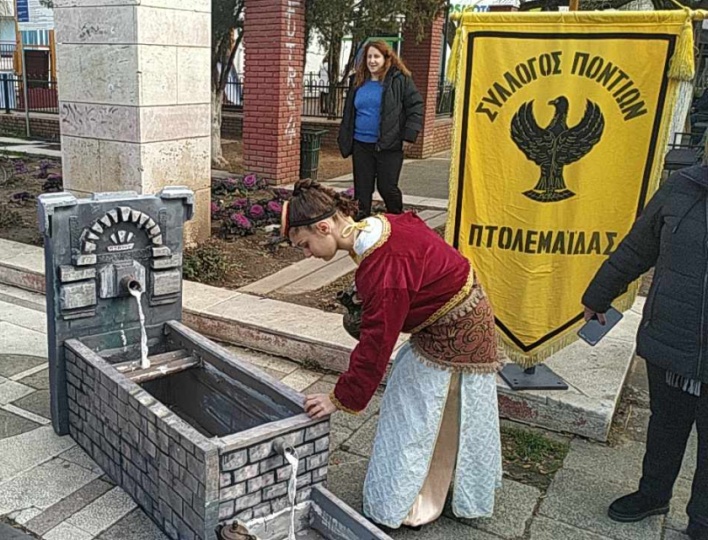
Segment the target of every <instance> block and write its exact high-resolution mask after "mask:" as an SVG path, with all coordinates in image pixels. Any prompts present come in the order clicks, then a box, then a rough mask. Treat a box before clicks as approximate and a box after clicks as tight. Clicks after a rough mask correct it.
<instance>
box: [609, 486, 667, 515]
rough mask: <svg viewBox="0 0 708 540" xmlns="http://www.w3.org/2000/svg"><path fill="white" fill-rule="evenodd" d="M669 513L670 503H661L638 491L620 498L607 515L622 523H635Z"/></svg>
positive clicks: (611, 506)
mask: <svg viewBox="0 0 708 540" xmlns="http://www.w3.org/2000/svg"><path fill="white" fill-rule="evenodd" d="M668 513H669V503H668V502H659V501H656V500H655V499H652V498H651V497H648V496H646V495H644V494H643V493H641V492H639V491H636V492H634V493H632V494H630V495H625V496H624V497H620V498H619V499H617V500H616V501H615V502H613V503H612V504H611V505H610V509H609V510H608V511H607V515H608V516H610V519H612V520H614V521H619V522H620V523H634V522H635V521H641V520H643V519H644V518H648V517H649V516H656V515H660V514H668Z"/></svg>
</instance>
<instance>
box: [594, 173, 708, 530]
mask: <svg viewBox="0 0 708 540" xmlns="http://www.w3.org/2000/svg"><path fill="white" fill-rule="evenodd" d="M652 267H654V279H653V282H652V286H651V289H650V291H649V296H648V298H647V301H646V304H645V306H644V313H643V316H642V322H641V325H640V328H639V332H638V334H637V354H638V355H639V356H640V357H642V358H644V360H645V361H646V363H647V371H648V377H649V395H650V407H651V413H652V414H651V419H650V422H649V430H648V433H647V444H646V453H645V456H644V464H643V470H642V478H641V481H640V483H639V489H638V491H636V492H635V493H632V494H630V495H626V496H624V497H621V498H620V499H617V500H616V501H614V502H613V503H612V504H611V505H610V508H609V512H608V513H609V516H610V517H611V518H612V519H614V520H616V521H621V522H634V521H640V520H642V519H644V518H646V517H648V516H651V515H656V514H665V513H667V512H668V511H669V502H670V500H671V496H672V492H673V487H674V483H675V481H676V478H677V476H678V474H679V471H680V469H681V463H682V460H683V456H684V453H685V451H686V445H687V441H688V438H689V435H690V433H691V430H692V429H693V426H694V424H695V425H696V428H697V431H698V462H697V463H698V464H697V468H696V472H695V476H694V479H693V490H692V494H691V501H690V503H689V505H688V508H687V513H688V516H689V518H690V522H689V527H688V531H687V533H688V535H689V537H690V538H691V539H693V540H708V166H707V165H705V164H704V165H699V166H695V167H690V168H688V169H683V170H680V171H678V172H676V173H674V174H673V175H671V176H670V177H669V179H668V180H667V181H666V183H665V184H664V185H663V186H662V187H661V188H659V190H658V191H657V192H656V194H655V195H654V197H653V198H652V199H651V200H650V201H649V203H648V204H647V206H646V208H645V209H644V211H643V212H642V214H641V216H640V217H639V219H638V220H637V221H636V223H635V224H634V226H633V227H632V229H631V230H630V231H629V234H628V235H627V237H626V238H625V239H624V240H623V241H622V242H621V243H620V245H619V246H618V247H617V250H616V251H615V252H614V253H612V254H611V255H610V257H609V258H608V259H607V260H606V261H605V262H604V263H603V265H602V266H601V267H600V269H599V271H598V272H597V274H596V275H595V277H594V278H593V280H592V281H591V283H590V285H589V286H588V288H587V290H586V291H585V294H584V295H583V299H582V303H583V305H584V306H585V318H586V319H588V320H589V319H590V318H592V317H595V316H597V317H598V319H599V320H600V322H604V316H603V314H604V312H606V311H607V310H608V309H609V307H610V304H611V302H612V301H613V300H614V299H615V298H617V297H618V296H620V295H621V294H622V292H624V291H625V290H626V289H627V286H628V285H629V284H630V283H632V282H633V281H634V280H636V279H637V278H639V277H640V276H641V275H642V274H643V273H645V272H646V271H647V270H649V269H650V268H652Z"/></svg>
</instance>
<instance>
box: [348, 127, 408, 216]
mask: <svg viewBox="0 0 708 540" xmlns="http://www.w3.org/2000/svg"><path fill="white" fill-rule="evenodd" d="M352 162H353V165H354V198H355V199H356V200H357V201H358V202H359V214H358V216H357V218H358V219H362V218H365V217H368V216H370V215H371V199H372V197H373V196H374V186H375V187H376V188H377V189H378V190H379V193H380V194H381V198H382V199H383V200H384V203H386V212H387V213H389V214H400V213H401V212H403V194H402V193H401V190H400V189H398V177H399V176H400V175H401V167H402V166H403V150H382V151H379V152H377V151H376V145H375V144H373V143H362V142H359V141H354V152H353V157H352Z"/></svg>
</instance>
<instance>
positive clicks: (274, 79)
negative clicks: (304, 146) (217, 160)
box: [243, 0, 305, 183]
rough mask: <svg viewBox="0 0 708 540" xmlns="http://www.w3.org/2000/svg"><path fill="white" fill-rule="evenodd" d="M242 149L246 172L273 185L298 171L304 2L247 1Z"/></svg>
mask: <svg viewBox="0 0 708 540" xmlns="http://www.w3.org/2000/svg"><path fill="white" fill-rule="evenodd" d="M248 11H249V13H254V14H256V15H257V16H256V17H246V18H245V20H244V32H243V42H244V49H245V51H246V59H245V66H246V73H245V76H244V77H245V80H247V81H249V82H248V84H246V85H244V95H243V102H244V115H243V153H244V166H245V168H246V170H249V171H253V172H256V173H259V174H260V175H261V176H263V177H265V178H267V179H268V180H271V181H273V182H275V183H288V182H294V181H296V180H297V179H298V178H299V173H300V123H301V119H300V115H301V111H302V78H303V62H302V58H303V55H304V53H305V51H304V39H305V38H304V30H305V8H304V0H249V5H248Z"/></svg>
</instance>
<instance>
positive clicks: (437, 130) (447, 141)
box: [430, 118, 452, 154]
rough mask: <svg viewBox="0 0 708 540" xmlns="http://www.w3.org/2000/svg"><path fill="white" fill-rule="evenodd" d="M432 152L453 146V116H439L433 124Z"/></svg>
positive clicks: (435, 152)
mask: <svg viewBox="0 0 708 540" xmlns="http://www.w3.org/2000/svg"><path fill="white" fill-rule="evenodd" d="M431 138H432V143H431V144H430V148H431V152H432V153H433V154H437V153H438V152H444V151H445V150H450V148H451V147H452V118H438V119H436V120H435V124H434V126H433V135H432V137H431Z"/></svg>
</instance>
